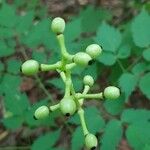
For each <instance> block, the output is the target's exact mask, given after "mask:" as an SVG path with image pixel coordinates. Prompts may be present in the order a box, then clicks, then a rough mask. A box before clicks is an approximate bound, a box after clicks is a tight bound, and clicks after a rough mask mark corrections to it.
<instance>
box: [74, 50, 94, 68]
mask: <svg viewBox="0 0 150 150" xmlns="http://www.w3.org/2000/svg"><path fill="white" fill-rule="evenodd" d="M73 61H74V62H75V63H76V64H77V65H79V66H87V65H91V63H92V58H91V57H90V56H89V55H88V54H87V53H84V52H78V53H76V54H75V55H74V57H73Z"/></svg>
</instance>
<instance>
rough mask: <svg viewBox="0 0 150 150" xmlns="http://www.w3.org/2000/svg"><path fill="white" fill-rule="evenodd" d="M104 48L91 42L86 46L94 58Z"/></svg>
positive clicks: (87, 51)
mask: <svg viewBox="0 0 150 150" xmlns="http://www.w3.org/2000/svg"><path fill="white" fill-rule="evenodd" d="M101 52H102V48H101V47H100V46H99V45H98V44H91V45H89V46H88V47H87V48H86V53H87V54H89V55H90V56H91V57H92V58H93V59H94V58H96V57H97V56H98V55H100V54H101Z"/></svg>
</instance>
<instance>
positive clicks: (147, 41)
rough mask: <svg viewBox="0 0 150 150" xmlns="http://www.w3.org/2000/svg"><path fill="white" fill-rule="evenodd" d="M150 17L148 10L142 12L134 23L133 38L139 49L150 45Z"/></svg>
mask: <svg viewBox="0 0 150 150" xmlns="http://www.w3.org/2000/svg"><path fill="white" fill-rule="evenodd" d="M149 27H150V15H149V14H148V12H147V11H146V10H144V9H143V10H142V11H141V13H140V14H139V15H137V16H136V17H135V18H134V20H133V22H132V28H131V29H132V36H133V40H134V43H135V44H136V46H139V47H147V46H149V45H150V30H149Z"/></svg>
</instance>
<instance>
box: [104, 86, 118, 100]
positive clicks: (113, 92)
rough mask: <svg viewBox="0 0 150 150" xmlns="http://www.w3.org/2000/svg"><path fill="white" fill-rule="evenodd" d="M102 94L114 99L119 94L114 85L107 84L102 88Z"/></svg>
mask: <svg viewBox="0 0 150 150" xmlns="http://www.w3.org/2000/svg"><path fill="white" fill-rule="evenodd" d="M103 95H104V98H106V99H110V100H114V99H117V98H118V97H119V96H120V90H119V88H117V87H115V86H109V87H107V88H105V89H104V93H103Z"/></svg>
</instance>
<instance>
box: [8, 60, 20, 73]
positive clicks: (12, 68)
mask: <svg viewBox="0 0 150 150" xmlns="http://www.w3.org/2000/svg"><path fill="white" fill-rule="evenodd" d="M20 66H21V61H20V60H17V59H9V60H8V61H7V71H8V72H10V73H14V74H17V73H20Z"/></svg>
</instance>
